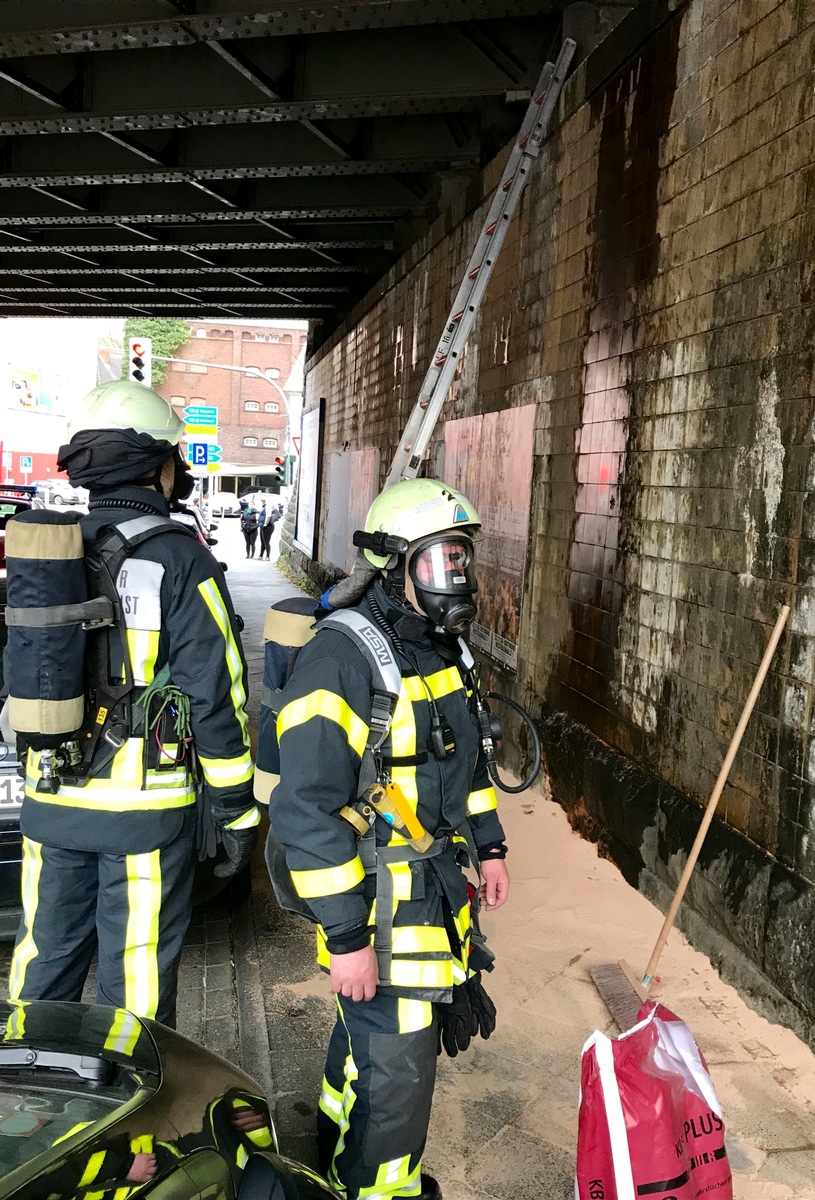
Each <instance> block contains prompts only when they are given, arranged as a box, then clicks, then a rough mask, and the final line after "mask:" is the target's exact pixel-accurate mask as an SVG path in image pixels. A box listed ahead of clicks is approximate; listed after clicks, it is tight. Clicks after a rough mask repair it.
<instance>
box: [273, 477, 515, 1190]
mask: <svg viewBox="0 0 815 1200" xmlns="http://www.w3.org/2000/svg"><path fill="white" fill-rule="evenodd" d="M480 526H481V521H480V518H479V516H478V513H477V512H476V510H475V508H474V507H473V505H472V504H471V503H470V502H469V501H468V500H467V498H466V497H465V496H463V495H461V493H459V492H458V491H456V490H455V489H454V488H452V487H448V486H447V485H446V484H444V483H442V482H439V481H437V480H432V479H414V480H407V481H404V482H402V483H399V484H396V485H394V486H393V487H391V488H388V489H387V490H386V491H384V492H383V493H382V494H381V495H380V496H379V497H377V499H376V500H375V501H374V503H373V505H372V507H371V509H370V511H369V513H368V517H367V520H366V523H365V529H364V530H363V531H358V532H357V533H356V534H355V536H354V542H355V544H356V545H357V546H361V547H363V548H364V554H365V556H366V559H367V562H368V563H369V564H370V566H371V567H373V568H376V569H377V571H378V574H377V575H376V577H375V578H374V579H373V581H372V582H371V583H370V585H369V586H368V588H367V590H366V591H365V593H364V595H363V596H362V598H361V599H360V600H359V602H358V603H357V604H356V605H355V606H354V607H353V609H348V610H347V612H348V613H351V614H353V617H352V624H353V626H354V628H352V630H351V634H353V636H351V634H349V633H348V630H347V629H345V630H343V629H340V628H338V627H336V626H332V621H333V619H334V618H333V617H329V618H326V619H324V620H323V621H321V622H318V625H317V632H316V635H315V636H314V637H313V638H312V640H310V641H308V642H307V644H306V645H305V646H304V647H303V648H302V649H301V650H300V652H299V657H298V658H297V661H296V665H295V668H294V670H293V672H292V675H291V678H290V679H289V681H288V682H287V683H286V685H285V687H284V688H283V691H282V693H281V694H280V695H279V703H278V705H277V711H278V717H277V736H278V740H279V754H280V760H279V761H280V782H279V783H278V784H277V787H276V789H275V790H274V792H273V793H272V796H271V801H270V806H269V817H270V822H271V826H272V835H271V837H270V844H271V838H274V839H275V844H276V845H278V844H282V846H283V847H284V848H285V862H286V864H287V867H288V869H289V871H290V882H291V884H292V886H293V889H294V891H295V892H296V894H297V896H299V897H300V898H301V899H302V901H304V902H305V904H306V906H307V907H308V909H310V911H311V913H312V915H313V918H314V920H315V921H316V922H317V958H318V963H319V964H320V965H321V966H322V967H323V969H324V970H326V971H327V972H328V973H329V974H330V978H331V986H332V989H333V991H334V992H335V993H336V994H337V1005H338V1010H339V1011H338V1017H337V1022H336V1025H335V1028H334V1031H333V1034H332V1036H331V1041H330V1045H329V1050H328V1056H327V1062H326V1069H325V1078H324V1082H323V1090H322V1095H321V1098H320V1105H319V1116H318V1133H319V1150H320V1156H321V1166H322V1169H323V1171H324V1172H325V1174H326V1175H327V1177H328V1179H329V1182H330V1183H331V1184H332V1185H333V1186H334V1187H335V1188H337V1189H338V1190H340V1191H341V1192H342V1193H343V1194H344V1195H345V1196H347V1197H349V1200H357V1197H364V1196H371V1195H377V1196H416V1197H419V1196H421V1197H424V1198H425V1200H430V1198H438V1197H439V1195H440V1191H439V1187H438V1184H437V1183H436V1181H435V1180H434V1179H432V1177H430V1176H429V1175H426V1174H423V1173H422V1154H423V1151H424V1145H425V1141H426V1137H427V1129H428V1123H429V1118H430V1107H431V1102H432V1098H433V1090H434V1086H435V1071H436V1057H437V1053H438V1052H440V1049H441V1047H443V1048H444V1049H446V1050H447V1051H448V1053H450V1054H455V1053H457V1051H458V1050H459V1049H464V1048H466V1045H467V1043H468V1042H469V1040H470V1037H471V1036H473V1035H474V1034H475V1033H481V1034H482V1036H489V1033H490V1032H491V1031H492V1028H493V1027H494V1015H495V1010H494V1008H493V1007H492V1004H491V1002H490V1000H489V997H488V996H487V995H486V993H485V991H484V989H483V987H482V985H481V980H480V975H479V968H487V969H490V967H491V958H492V956H491V955H490V954H489V952H487V951H486V949H485V948H483V947H482V945H481V942H482V940H483V939H481V938H480V931H479V936H478V939H477V941H478V944H476V939H475V938H474V930H475V929H476V928H477V923H475V922H474V919H473V894H472V893H473V889H472V888H470V889H469V891H468V883H467V878H466V876H465V874H464V870H463V868H464V867H466V866H468V865H469V866H470V867H476V868H477V867H479V866H480V876H481V880H482V884H481V888H480V898H481V899H482V901H483V907H484V909H486V911H488V912H489V911H493V910H495V909H497V908H499V907H500V906H501V905H502V904H503V903H504V901H505V900H506V898H507V894H508V889H509V876H508V873H507V868H506V863H505V861H504V859H505V856H506V846H505V844H504V833H503V829H502V827H501V823H500V820H499V818H498V813H497V801H496V795H495V791H494V789H493V787H492V784H491V782H490V780H489V777H488V774H487V771H486V764H485V759H484V754H483V748H482V744H481V739H480V735H479V730H478V727H477V722H476V720H475V717H474V713H473V710H472V704H471V700H470V694H471V690H472V687H473V686H474V683H473V674H472V672H473V670H474V664H473V660H472V657H471V655H470V654H469V650H468V649H467V646H466V643H465V642H464V641H463V640H462V635H466V633H467V632H468V630H469V626H470V623H471V621H472V620H473V618H474V616H475V613H476V595H477V585H476V577H475V570H474V541H473V539H474V536H475V535H476V534H477V532H478V530H479V529H480ZM329 598H330V593H329ZM347 619H348V618H346V620H347ZM363 643H364V644H363ZM366 646H367V650H366V648H365V647H366ZM371 653H373V655H374V656H378V657H379V658H381V659H385V658H387V657H388V655H391V656H393V658H394V659H395V661H396V664H397V665H398V671H397V672H396V685H395V689H393V690H394V691H395V692H396V693H397V695H396V696H393V697H392V698H391V702H390V704H389V703H388V700H387V696H386V695H385V694H384V693H383V692H382V690H381V684H380V683H378V671H377V669H376V666H375V665H372V660H371V658H370V654H371ZM385 729H387V733H386V734H385V735H384V736H383V733H384V730H385ZM377 730H379V732H378V733H377ZM267 861H270V860H269V858H268V851H267ZM270 865H271V862H270ZM478 898H479V890H476V899H475V906H476V910H477V904H478ZM293 911H296V910H295V909H293Z"/></svg>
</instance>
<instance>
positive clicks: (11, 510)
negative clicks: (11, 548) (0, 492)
mask: <svg viewBox="0 0 815 1200" xmlns="http://www.w3.org/2000/svg"><path fill="white" fill-rule="evenodd" d="M30 507H31V505H30V503H29V502H28V501H20V500H12V499H10V498H9V497H8V496H0V529H5V528H6V521H8V519H9V517H16V515H17V513H19V512H24V511H25V509H27V508H30Z"/></svg>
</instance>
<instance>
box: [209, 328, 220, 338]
mask: <svg viewBox="0 0 815 1200" xmlns="http://www.w3.org/2000/svg"><path fill="white" fill-rule="evenodd" d="M209 336H210V337H220V336H221V331H220V329H210V331H209Z"/></svg>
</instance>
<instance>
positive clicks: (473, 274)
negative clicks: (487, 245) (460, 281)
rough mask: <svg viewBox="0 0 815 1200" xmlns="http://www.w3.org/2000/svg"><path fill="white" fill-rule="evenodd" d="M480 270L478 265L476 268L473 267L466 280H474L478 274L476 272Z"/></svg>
mask: <svg viewBox="0 0 815 1200" xmlns="http://www.w3.org/2000/svg"><path fill="white" fill-rule="evenodd" d="M480 270H481V265H480V264H479V265H478V266H477V267H473V269H472V271H470V274H469V275H468V276H467V278H468V279H475V277H476V275H477V274H478V272H479V271H480Z"/></svg>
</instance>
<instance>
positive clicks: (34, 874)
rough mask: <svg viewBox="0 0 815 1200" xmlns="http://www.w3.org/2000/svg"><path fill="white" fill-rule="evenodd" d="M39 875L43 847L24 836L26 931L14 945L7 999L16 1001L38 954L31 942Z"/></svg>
mask: <svg viewBox="0 0 815 1200" xmlns="http://www.w3.org/2000/svg"><path fill="white" fill-rule="evenodd" d="M41 874H42V846H41V845H40V843H39V842H32V841H31V839H30V838H27V837H24V838H23V868H22V898H23V926H24V928H25V933H24V934H23V936H22V938H21V939H20V941H19V942H18V943H17V945H16V946H15V947H14V956H13V957H12V960H11V974H10V978H9V999H10V1000H19V999H20V996H21V995H22V991H23V986H24V984H25V973H26V970H27V968H28V964H29V963H30V962H31V960H32V959H34V958H36V957H37V954H38V950H37V943H36V942H35V941H34V917H35V915H36V912H37V905H38V903H39V898H40V875H41Z"/></svg>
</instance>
